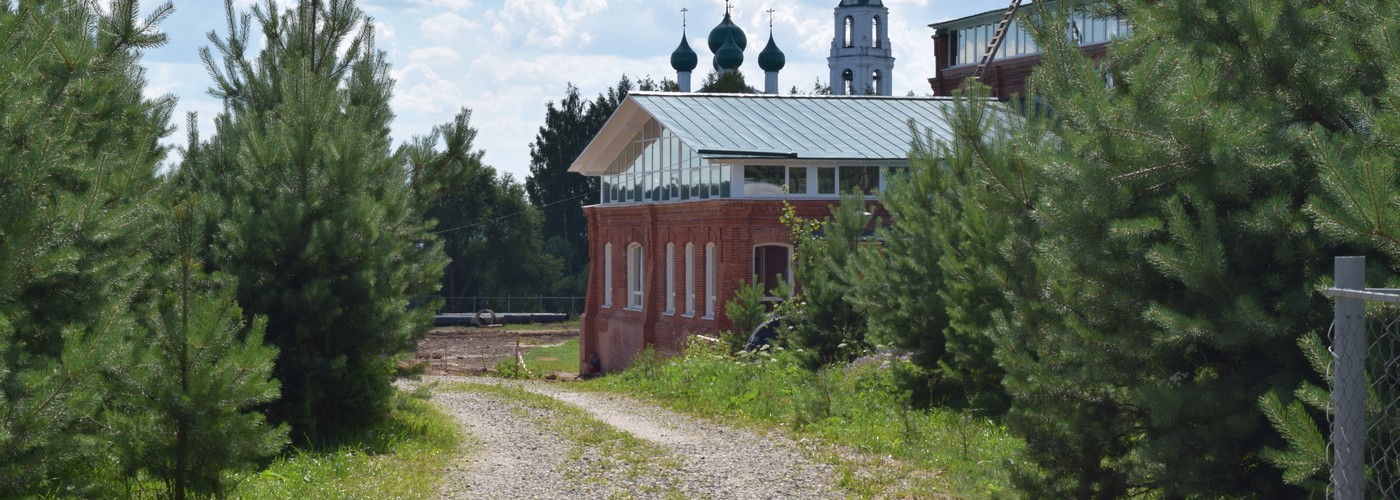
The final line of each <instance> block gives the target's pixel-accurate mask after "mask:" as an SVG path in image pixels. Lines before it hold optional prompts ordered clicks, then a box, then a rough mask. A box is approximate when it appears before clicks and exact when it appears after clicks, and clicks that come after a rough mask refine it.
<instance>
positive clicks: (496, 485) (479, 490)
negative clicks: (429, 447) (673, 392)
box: [429, 377, 844, 499]
mask: <svg viewBox="0 0 1400 500" xmlns="http://www.w3.org/2000/svg"><path fill="white" fill-rule="evenodd" d="M429 379H430V380H440V381H443V382H459V381H460V382H474V383H483V384H502V385H511V386H515V387H520V388H523V389H526V390H529V391H532V392H535V393H538V394H543V395H547V396H550V397H553V398H555V399H557V400H560V401H563V402H565V403H568V404H571V405H574V406H578V407H580V408H582V409H584V410H586V411H587V412H588V413H590V414H591V415H592V416H593V417H594V418H595V419H597V420H599V421H602V422H604V423H606V424H608V425H611V426H613V427H614V428H616V429H618V430H621V431H623V432H627V433H629V434H632V435H634V436H636V437H638V438H640V439H643V440H646V441H648V442H651V443H653V444H656V445H657V446H659V447H661V448H662V449H664V450H665V451H666V453H668V454H670V455H671V457H673V458H674V459H675V460H676V461H678V462H679V463H680V464H681V465H680V467H679V469H673V468H668V467H662V466H660V465H658V467H657V468H656V469H654V470H651V471H649V473H648V474H645V475H641V476H636V477H633V476H626V477H623V476H625V475H620V474H618V470H619V469H618V468H615V467H614V468H608V467H604V466H603V465H604V464H602V463H600V462H599V461H597V460H595V459H593V458H591V454H590V453H584V458H583V459H580V460H566V459H565V457H566V455H567V454H568V450H569V449H570V446H571V444H570V442H569V441H568V440H566V439H564V438H563V437H561V436H556V435H552V434H551V433H550V432H549V431H547V430H545V429H542V428H540V427H539V426H537V425H536V424H534V423H533V419H531V418H522V417H521V415H524V413H522V412H527V411H538V410H527V409H525V408H524V407H521V406H520V405H519V404H516V403H511V402H508V401H503V400H501V399H499V398H497V397H494V396H491V395H486V394H477V393H458V392H444V391H441V390H439V391H436V393H435V394H434V395H433V401H434V402H436V403H437V404H438V405H439V406H440V407H441V408H442V409H443V410H444V411H446V412H448V413H449V414H451V415H453V416H454V417H456V418H457V419H458V421H460V422H461V423H462V426H463V429H464V431H465V432H466V433H468V434H470V435H471V436H472V438H473V439H474V440H475V441H476V443H475V444H474V445H473V446H472V447H471V448H470V449H468V450H467V452H466V454H465V456H464V458H463V459H462V460H461V461H459V462H458V463H456V464H453V465H452V466H451V467H450V468H449V469H448V470H447V472H446V475H447V477H446V478H444V481H443V485H444V486H443V490H442V496H443V497H445V498H578V497H580V496H583V497H593V496H602V497H614V496H624V497H634V498H660V497H663V496H664V492H665V490H667V489H672V490H673V491H674V490H679V491H680V492H682V493H684V494H685V496H687V497H689V498H724V499H730V498H733V499H751V498H838V497H843V496H844V494H843V493H842V492H841V490H840V489H839V488H837V487H836V485H835V484H834V483H833V481H832V480H831V478H832V477H833V476H834V472H833V469H832V467H831V466H830V465H826V464H819V463H815V462H813V461H812V460H810V459H808V458H806V457H805V456H804V455H803V453H802V451H801V450H800V449H799V448H798V445H797V444H796V443H794V442H793V441H792V440H791V439H788V438H787V437H786V436H782V435H779V434H776V433H774V434H767V435H760V434H755V433H754V432H751V431H748V430H745V429H739V428H735V427H730V426H727V425H723V424H719V423H716V422H712V421H708V420H703V419H697V418H693V417H689V416H685V415H681V414H678V413H675V412H672V411H670V410H667V409H664V408H660V407H657V406H656V405H653V404H650V403H645V402H642V401H638V400H635V399H631V398H627V397H622V396H617V395H609V394H595V393H585V392H575V391H571V390H569V389H568V388H567V386H562V385H560V384H548V383H543V382H534V381H525V382H522V381H506V380H501V379H491V378H463V377H430V378H429ZM536 416H538V415H536Z"/></svg>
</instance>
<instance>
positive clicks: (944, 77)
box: [928, 1, 1132, 99]
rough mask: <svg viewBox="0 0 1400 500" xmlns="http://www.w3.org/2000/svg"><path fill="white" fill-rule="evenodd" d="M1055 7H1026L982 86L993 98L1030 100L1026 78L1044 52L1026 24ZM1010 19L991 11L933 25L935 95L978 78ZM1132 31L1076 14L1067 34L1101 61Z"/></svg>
mask: <svg viewBox="0 0 1400 500" xmlns="http://www.w3.org/2000/svg"><path fill="white" fill-rule="evenodd" d="M1028 3H1029V2H1028ZM1054 5H1055V2H1053V1H1044V2H1037V3H1036V4H1033V5H1027V6H1025V7H1022V8H1021V9H1020V11H1019V12H1017V14H1016V17H1015V18H1013V20H1012V21H1011V24H1010V26H1008V27H1007V30H1006V36H1005V37H1003V41H1002V44H1001V47H1000V48H999V49H998V50H997V55H996V57H994V58H993V59H992V63H991V64H989V65H988V66H987V69H986V70H985V72H984V74H983V76H982V83H983V84H986V85H987V86H988V87H990V88H991V91H992V96H993V97H996V98H999V99H1009V98H1011V96H1013V95H1023V94H1025V91H1026V78H1027V77H1029V76H1030V74H1031V70H1032V69H1034V68H1035V67H1036V65H1038V64H1040V48H1039V47H1037V46H1036V44H1035V40H1032V39H1031V35H1030V31H1029V30H1026V29H1022V27H1021V20H1023V19H1024V18H1025V16H1029V15H1034V11H1035V9H1036V8H1053V6H1054ZM1005 13H1006V10H1005V9H997V10H989V11H987V12H983V13H980V14H974V15H971V16H967V17H962V18H958V19H953V20H951V21H943V22H939V23H933V24H930V25H928V26H929V27H930V28H933V30H934V32H933V50H934V54H935V56H934V59H935V62H934V77H933V78H929V80H928V83H929V86H930V87H932V88H933V95H937V96H951V95H953V91H954V90H957V89H958V88H960V87H961V86H962V83H963V80H964V79H966V78H968V77H971V76H972V74H973V72H974V71H975V70H976V69H977V64H978V63H979V62H981V59H982V54H983V53H984V52H986V50H987V43H988V42H990V41H991V38H992V35H993V33H995V32H996V28H997V23H999V22H1000V21H1001V18H1002V15H1003V14H1005ZM1131 30H1132V28H1131V27H1130V26H1129V25H1128V23H1127V21H1124V20H1122V19H1117V18H1109V19H1096V18H1094V17H1092V16H1090V15H1088V14H1085V13H1076V14H1074V15H1073V16H1072V17H1071V18H1070V25H1069V26H1067V27H1066V29H1065V32H1066V34H1067V35H1068V36H1073V37H1075V38H1076V39H1077V40H1079V47H1080V50H1082V51H1083V52H1084V53H1085V54H1086V55H1088V56H1089V57H1092V58H1095V59H1098V58H1100V57H1103V56H1104V55H1105V54H1106V53H1107V52H1108V42H1109V41H1110V40H1112V39H1113V38H1115V37H1119V36H1127V35H1129V34H1131Z"/></svg>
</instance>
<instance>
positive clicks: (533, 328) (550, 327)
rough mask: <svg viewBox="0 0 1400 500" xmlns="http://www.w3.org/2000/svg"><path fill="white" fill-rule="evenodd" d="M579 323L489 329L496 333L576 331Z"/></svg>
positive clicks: (520, 325) (539, 324)
mask: <svg viewBox="0 0 1400 500" xmlns="http://www.w3.org/2000/svg"><path fill="white" fill-rule="evenodd" d="M578 328H579V321H578V320H572V321H562V322H559V323H511V324H508V325H501V326H499V327H495V328H491V331H497V332H521V331H524V332H538V331H554V330H559V331H575V332H576V331H578Z"/></svg>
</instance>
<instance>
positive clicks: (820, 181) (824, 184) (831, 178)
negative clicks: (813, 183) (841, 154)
mask: <svg viewBox="0 0 1400 500" xmlns="http://www.w3.org/2000/svg"><path fill="white" fill-rule="evenodd" d="M817 194H836V167H817Z"/></svg>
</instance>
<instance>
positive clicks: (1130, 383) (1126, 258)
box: [988, 0, 1385, 497]
mask: <svg viewBox="0 0 1400 500" xmlns="http://www.w3.org/2000/svg"><path fill="white" fill-rule="evenodd" d="M1113 6H1114V8H1118V9H1120V10H1118V11H1117V12H1116V14H1119V15H1125V16H1127V18H1128V20H1129V22H1130V23H1131V25H1132V26H1133V33H1132V36H1131V37H1130V38H1126V39H1120V40H1118V41H1116V42H1114V43H1113V44H1112V45H1111V46H1110V49H1109V55H1108V57H1107V59H1105V60H1104V62H1103V63H1102V64H1096V63H1094V62H1093V61H1091V60H1089V59H1088V58H1086V57H1084V56H1083V55H1082V54H1081V53H1080V51H1079V47H1078V46H1077V44H1075V43H1074V42H1073V41H1072V40H1070V39H1069V38H1068V37H1067V36H1065V33H1066V29H1065V27H1066V26H1068V25H1069V22H1068V18H1067V17H1066V16H1064V15H1063V13H1052V12H1040V13H1039V14H1040V15H1036V14H1035V13H1034V12H1032V13H1024V12H1023V14H1027V15H1026V16H1024V17H1022V18H1021V19H1022V20H1023V21H1024V22H1025V23H1026V24H1025V25H1026V26H1028V27H1030V28H1031V29H1032V31H1033V32H1034V33H1035V37H1036V41H1037V43H1038V45H1039V46H1040V47H1041V48H1042V49H1043V51H1044V53H1043V58H1042V63H1041V65H1040V66H1039V68H1038V69H1037V71H1036V73H1035V74H1034V75H1033V76H1032V79H1031V88H1032V90H1033V91H1034V92H1035V94H1036V95H1037V96H1038V100H1037V101H1035V102H1036V104H1037V105H1039V104H1043V105H1045V109H1049V110H1052V111H1051V113H1050V114H1049V116H1048V117H1047V118H1046V120H1048V122H1047V123H1046V128H1045V129H1044V133H1041V131H1040V130H1032V129H1027V130H1025V131H1022V132H1019V133H1020V135H1019V136H1018V139H1019V140H1017V141H1015V142H1014V143H1011V144H1008V145H1005V146H1003V147H1001V148H999V149H1000V150H999V151H998V152H997V154H1000V155H1002V156H1007V157H1011V158H1025V159H1026V160H1027V161H1026V162H1025V163H1024V164H1025V165H1028V166H1029V168H1033V169H1035V170H1036V172H1035V173H1034V178H1037V179H1039V180H1040V182H1039V183H1038V184H1037V185H1036V190H1037V192H1036V194H1035V195H1034V196H1033V197H1031V198H1029V199H1028V200H1025V201H1028V202H1029V203H1028V204H1027V214H1028V220H1030V221H1031V224H1030V225H1026V226H1018V225H1015V224H1013V226H1012V228H1011V231H1012V233H1011V236H1010V241H1012V242H1026V244H1028V245H1030V246H1032V248H1033V249H1034V253H1033V254H1031V256H1030V259H1029V260H1028V262H1030V263H1031V266H1030V267H1029V268H1025V267H1020V268H1018V267H1015V266H1014V264H1015V263H1016V262H1018V260H1017V259H1013V258H1010V257H1009V256H1010V255H1013V254H1011V253H1009V252H1007V251H1006V250H1003V253H1002V258H1001V262H1000V263H997V262H995V261H994V262H993V264H994V265H1000V266H1005V267H1004V268H1003V269H1001V270H1000V271H998V272H999V273H1001V274H1003V275H1005V276H1008V277H1013V279H1018V280H1027V281H1029V282H1031V283H1033V284H1034V285H1035V287H1036V288H1035V290H1036V291H1037V293H1034V294H1028V293H1009V294H1007V296H1008V299H1009V302H1010V309H1009V311H1008V312H1006V313H1004V314H1001V316H1002V318H1003V319H1002V320H999V321H998V322H997V327H996V328H995V329H994V330H993V332H992V333H993V340H994V342H995V343H996V345H997V358H998V360H999V361H1000V362H1001V364H1002V367H1003V369H1005V370H1006V377H1005V381H1004V383H1005V386H1006V387H1007V390H1008V392H1009V393H1010V394H1011V395H1012V397H1013V406H1012V410H1011V412H1010V415H1009V418H1008V420H1007V422H1008V427H1009V428H1010V429H1011V430H1012V431H1013V432H1015V433H1017V434H1019V435H1021V436H1022V437H1024V438H1025V439H1026V449H1025V454H1026V457H1027V459H1028V463H1030V464H1034V465H1035V466H1036V467H1035V468H1034V469H1035V470H1025V471H1022V472H1023V474H1021V475H1020V479H1019V484H1020V485H1021V486H1022V487H1024V488H1026V489H1028V490H1029V492H1030V493H1031V494H1032V495H1033V496H1046V497H1064V496H1069V497H1116V496H1126V495H1135V494H1153V495H1162V496H1166V497H1186V496H1206V497H1218V496H1239V495H1260V496H1293V495H1297V494H1299V492H1298V491H1297V490H1294V489H1291V488H1290V487H1287V486H1285V485H1284V483H1283V481H1282V478H1281V477H1280V474H1279V472H1278V471H1277V470H1276V469H1274V468H1273V467H1271V466H1269V465H1268V464H1267V463H1265V461H1264V460H1263V458H1262V456H1263V455H1262V454H1261V449H1262V448H1264V447H1277V446H1278V445H1280V444H1281V440H1280V439H1279V438H1278V436H1277V435H1276V434H1275V432H1274V431H1273V429H1271V428H1270V426H1269V423H1268V421H1267V419H1266V418H1265V417H1264V415H1263V413H1262V412H1260V411H1259V408H1258V405H1257V401H1258V399H1259V397H1260V396H1261V395H1263V394H1265V393H1268V392H1270V391H1286V390H1289V389H1291V388H1293V387H1296V386H1297V384H1298V383H1299V381H1300V380H1302V379H1304V378H1306V377H1308V376H1309V375H1310V374H1309V373H1308V370H1307V367H1306V363H1304V360H1303V357H1302V356H1301V355H1300V354H1299V352H1298V350H1297V348H1296V339H1297V338H1298V337H1299V336H1300V335H1303V334H1305V333H1306V332H1309V331H1312V330H1314V329H1316V328H1318V326H1319V325H1325V324H1326V323H1327V321H1328V318H1329V316H1330V312H1328V311H1329V309H1328V308H1327V303H1326V301H1325V300H1324V299H1323V298H1322V297H1320V296H1319V295H1318V294H1316V293H1315V292H1314V291H1315V290H1316V289H1317V287H1318V285H1319V280H1320V279H1321V278H1322V276H1324V275H1325V274H1326V273H1327V269H1328V266H1330V263H1331V259H1330V257H1331V256H1332V255H1333V252H1334V251H1335V249H1336V248H1337V246H1336V242H1335V241H1334V240H1329V239H1327V238H1324V237H1322V235H1321V234H1319V232H1318V231H1316V230H1315V229H1313V226H1312V225H1311V224H1310V221H1309V219H1308V216H1307V214H1306V213H1305V211H1304V206H1305V203H1306V200H1307V199H1308V196H1309V194H1310V193H1311V192H1312V190H1313V189H1314V188H1315V187H1316V186H1317V184H1318V183H1317V179H1318V176H1317V170H1316V168H1315V167H1314V165H1313V164H1311V163H1310V162H1308V161H1304V160H1303V158H1305V155H1304V154H1302V151H1301V149H1300V144H1301V142H1300V141H1298V140H1296V134H1297V132H1298V131H1300V130H1307V129H1315V130H1325V131H1327V133H1329V134H1332V133H1355V132H1358V131H1360V130H1362V129H1365V128H1366V127H1367V125H1365V124H1364V123H1363V122H1360V121H1357V120H1355V118H1356V117H1355V115H1353V114H1352V113H1351V112H1350V111H1349V109H1348V104H1347V103H1348V99H1351V98H1352V96H1354V95H1356V91H1364V90H1365V89H1375V88H1381V87H1383V86H1384V80H1383V79H1382V78H1379V77H1380V73H1381V72H1380V71H1379V68H1380V67H1382V66H1383V65H1384V64H1385V63H1384V61H1375V60H1365V59H1364V58H1362V57H1360V55H1361V54H1362V52H1358V51H1356V50H1355V47H1351V46H1347V44H1346V43H1337V41H1338V40H1344V39H1346V37H1344V36H1339V37H1332V36H1329V37H1326V38H1325V39H1317V38H1315V37H1311V36H1310V35H1309V34H1310V33H1311V34H1316V33H1342V32H1349V31H1353V30H1358V29H1362V28H1361V27H1360V26H1363V25H1365V26H1369V25H1370V24H1371V23H1372V21H1370V20H1367V21H1365V22H1349V21H1348V20H1347V17H1348V16H1349V15H1350V14H1340V13H1336V12H1333V11H1330V10H1328V9H1324V8H1321V7H1319V6H1316V5H1312V3H1311V2H1292V1H1280V2H1264V3H1247V4H1237V3H1218V2H1202V1H1195V0H1180V1H1157V2H1148V1H1142V2H1125V3H1121V4H1117V3H1116V4H1113ZM1367 29H1369V28H1367ZM1358 33H1359V32H1358ZM1105 75H1111V76H1112V78H1111V79H1109V78H1106V77H1105ZM1110 82H1112V84H1110ZM1032 118H1033V119H1035V120H1038V119H1039V118H1036V117H1032ZM1348 131H1351V132H1348ZM993 187H994V186H993ZM989 192H992V193H999V191H998V190H996V189H990V190H989ZM1001 197H1002V198H1003V202H1002V204H1003V205H1008V206H1009V205H1011V204H1013V203H1016V202H1020V201H1022V198H1020V197H1019V196H1018V195H1016V194H1015V193H1014V192H1007V193H1001ZM988 215H989V216H991V215H995V213H994V212H990V211H989V212H988Z"/></svg>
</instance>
